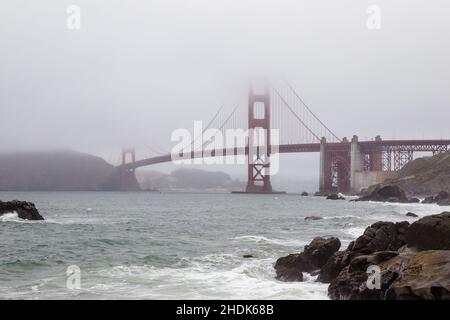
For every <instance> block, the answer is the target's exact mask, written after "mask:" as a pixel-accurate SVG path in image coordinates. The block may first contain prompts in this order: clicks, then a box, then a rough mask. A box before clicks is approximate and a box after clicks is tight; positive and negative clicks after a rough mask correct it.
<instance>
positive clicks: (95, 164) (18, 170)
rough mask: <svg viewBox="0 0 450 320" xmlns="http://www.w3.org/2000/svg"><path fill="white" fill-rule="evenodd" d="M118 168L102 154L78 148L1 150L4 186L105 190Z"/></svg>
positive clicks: (1, 186)
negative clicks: (63, 149) (29, 150)
mask: <svg viewBox="0 0 450 320" xmlns="http://www.w3.org/2000/svg"><path fill="white" fill-rule="evenodd" d="M114 172H115V169H114V167H113V166H112V165H110V164H108V163H107V162H106V161H105V160H103V159H102V158H100V157H96V156H92V155H89V154H85V153H80V152H75V151H49V152H18V153H10V154H0V190H14V191H83V190H86V191H90V190H102V189H103V184H104V183H105V181H107V180H108V179H110V177H111V175H112V174H113V173H114Z"/></svg>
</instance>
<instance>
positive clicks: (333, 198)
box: [327, 193, 345, 200]
mask: <svg viewBox="0 0 450 320" xmlns="http://www.w3.org/2000/svg"><path fill="white" fill-rule="evenodd" d="M327 200H345V198H344V197H341V196H340V195H338V194H337V193H333V194H331V195H329V196H328V197H327Z"/></svg>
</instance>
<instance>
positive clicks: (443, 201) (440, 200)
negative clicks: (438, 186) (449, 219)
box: [434, 191, 450, 206]
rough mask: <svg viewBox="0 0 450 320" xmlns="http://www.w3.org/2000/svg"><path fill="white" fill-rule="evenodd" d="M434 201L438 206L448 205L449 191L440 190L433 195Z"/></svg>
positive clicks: (449, 202)
mask: <svg viewBox="0 0 450 320" xmlns="http://www.w3.org/2000/svg"><path fill="white" fill-rule="evenodd" d="M434 201H435V202H436V203H437V204H438V205H440V206H450V193H448V192H447V191H441V192H439V193H438V195H437V196H436V197H434Z"/></svg>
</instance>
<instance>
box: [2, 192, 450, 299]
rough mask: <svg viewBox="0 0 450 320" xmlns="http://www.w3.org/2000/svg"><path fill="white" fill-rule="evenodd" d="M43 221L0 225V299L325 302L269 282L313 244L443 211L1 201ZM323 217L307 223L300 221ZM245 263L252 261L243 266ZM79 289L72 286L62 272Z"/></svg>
mask: <svg viewBox="0 0 450 320" xmlns="http://www.w3.org/2000/svg"><path fill="white" fill-rule="evenodd" d="M0 199H1V200H3V201H7V200H13V199H20V200H26V201H32V202H34V203H35V204H36V206H37V208H38V209H39V211H40V212H41V214H42V215H43V216H44V217H45V219H46V220H45V221H38V222H33V221H23V220H21V219H18V218H17V215H16V214H14V213H11V214H8V215H4V216H2V217H0V298H2V299H327V294H326V293H327V285H325V284H320V283H317V282H315V278H314V277H312V276H310V275H308V274H305V279H306V281H304V282H298V283H284V282H280V281H277V280H275V271H274V269H273V264H274V262H275V261H276V259H277V258H278V257H281V256H283V255H286V254H289V253H294V252H300V251H302V250H303V246H304V245H305V244H308V243H309V242H310V241H311V240H312V239H313V238H314V237H316V236H336V237H338V238H339V239H341V242H342V247H343V248H344V247H345V246H346V245H347V244H348V243H349V242H350V241H351V240H354V239H355V238H356V237H358V236H359V235H361V234H362V232H363V231H364V229H365V228H366V227H367V226H368V225H370V224H372V223H374V222H376V221H379V220H384V221H403V220H407V221H410V222H412V221H414V220H416V219H418V218H408V217H405V214H406V213H407V212H408V211H412V212H415V213H416V214H418V215H419V216H425V215H428V214H435V213H440V212H442V211H445V210H449V209H450V208H449V207H439V206H437V205H422V204H384V203H370V202H369V203H367V202H366V203H363V202H358V203H356V202H349V201H331V200H325V199H324V198H319V197H301V196H298V195H245V194H183V193H166V194H159V193H114V192H105V193H101V192H90V193H89V192H48V193H47V192H36V193H34V192H28V193H18V192H1V193H0ZM311 215H314V216H321V217H323V218H324V219H322V220H316V221H305V220H304V218H305V217H306V216H311ZM245 254H251V255H253V256H254V258H250V259H245V258H243V255H245ZM73 265H75V266H77V267H79V269H80V279H81V280H80V284H81V285H80V288H79V289H70V286H69V288H68V286H67V281H68V278H69V279H70V277H68V274H67V270H68V267H69V266H73Z"/></svg>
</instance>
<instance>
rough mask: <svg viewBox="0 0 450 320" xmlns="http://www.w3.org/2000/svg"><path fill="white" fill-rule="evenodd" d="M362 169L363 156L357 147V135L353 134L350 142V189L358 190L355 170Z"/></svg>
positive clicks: (359, 170)
mask: <svg viewBox="0 0 450 320" xmlns="http://www.w3.org/2000/svg"><path fill="white" fill-rule="evenodd" d="M361 171H363V156H362V154H361V149H360V147H359V142H358V136H356V135H354V136H353V138H352V142H351V144H350V191H351V192H359V190H357V184H356V174H357V172H361Z"/></svg>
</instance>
